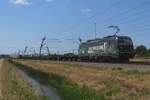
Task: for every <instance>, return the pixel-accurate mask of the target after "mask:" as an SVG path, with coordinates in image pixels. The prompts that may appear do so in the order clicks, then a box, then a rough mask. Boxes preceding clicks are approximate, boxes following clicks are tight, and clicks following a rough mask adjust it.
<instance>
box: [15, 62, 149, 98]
mask: <svg viewBox="0 0 150 100" xmlns="http://www.w3.org/2000/svg"><path fill="white" fill-rule="evenodd" d="M14 61H15V63H16V65H19V66H20V67H21V66H24V67H26V69H28V71H30V74H32V75H33V76H38V77H41V79H42V81H44V82H46V83H47V84H49V85H51V86H53V87H55V88H56V89H57V91H58V93H59V94H60V95H61V96H62V98H63V99H64V100H149V98H150V71H149V70H142V71H140V70H136V69H134V70H128V69H124V68H119V67H117V68H115V67H114V68H113V67H111V68H108V67H106V66H103V67H101V68H97V67H92V64H91V65H79V64H68V63H67V64H66V63H59V62H50V61H38V60H37V61H36V60H14ZM120 66H121V64H120ZM38 73H39V74H38ZM44 73H45V74H44ZM49 75H50V76H49ZM44 78H45V79H44ZM62 80H63V81H62ZM61 84H63V85H61ZM77 92H79V93H77ZM78 97H80V98H78ZM68 98H69V99H68ZM99 98H101V99H99Z"/></svg>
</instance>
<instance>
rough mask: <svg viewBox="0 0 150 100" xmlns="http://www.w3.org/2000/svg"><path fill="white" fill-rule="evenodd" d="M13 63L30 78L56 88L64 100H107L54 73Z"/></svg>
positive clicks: (103, 96) (102, 95)
mask: <svg viewBox="0 0 150 100" xmlns="http://www.w3.org/2000/svg"><path fill="white" fill-rule="evenodd" d="M11 63H13V64H15V65H16V66H18V67H19V66H21V67H20V68H22V69H23V70H26V71H27V73H28V74H29V75H30V76H32V77H34V78H35V79H38V80H39V79H40V82H42V83H45V84H46V83H47V84H49V85H50V86H52V87H54V88H56V90H57V91H58V93H59V95H60V96H61V97H62V98H63V100H106V97H105V95H104V94H97V93H96V91H94V90H92V89H90V88H88V87H86V86H83V87H79V86H78V85H77V84H75V83H73V82H72V81H71V80H68V79H67V78H65V77H63V76H60V75H57V74H53V73H45V72H42V71H41V70H36V69H33V68H31V67H28V66H25V65H21V64H19V63H17V62H12V61H11Z"/></svg>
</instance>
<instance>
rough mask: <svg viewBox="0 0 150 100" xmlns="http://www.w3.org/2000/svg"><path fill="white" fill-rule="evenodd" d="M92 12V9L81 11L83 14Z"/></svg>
mask: <svg viewBox="0 0 150 100" xmlns="http://www.w3.org/2000/svg"><path fill="white" fill-rule="evenodd" d="M91 11H92V9H90V8H84V9H81V12H82V13H88V12H91Z"/></svg>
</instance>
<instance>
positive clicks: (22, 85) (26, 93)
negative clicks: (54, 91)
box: [1, 60, 48, 100]
mask: <svg viewBox="0 0 150 100" xmlns="http://www.w3.org/2000/svg"><path fill="white" fill-rule="evenodd" d="M1 75H2V97H3V98H2V100H48V99H47V97H45V96H41V95H40V94H37V93H35V92H34V91H33V90H32V89H31V87H30V86H29V84H28V83H27V82H26V81H25V80H23V79H22V77H20V75H19V74H18V73H17V71H16V67H15V66H14V65H12V64H10V63H9V62H8V61H6V60H4V62H3V65H2V69H1Z"/></svg>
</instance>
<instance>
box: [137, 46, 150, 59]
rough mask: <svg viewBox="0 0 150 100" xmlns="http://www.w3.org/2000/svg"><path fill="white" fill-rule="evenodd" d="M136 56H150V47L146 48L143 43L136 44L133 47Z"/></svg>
mask: <svg viewBox="0 0 150 100" xmlns="http://www.w3.org/2000/svg"><path fill="white" fill-rule="evenodd" d="M135 54H136V57H150V48H146V46H144V45H140V46H137V47H136V48H135Z"/></svg>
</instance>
